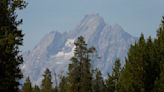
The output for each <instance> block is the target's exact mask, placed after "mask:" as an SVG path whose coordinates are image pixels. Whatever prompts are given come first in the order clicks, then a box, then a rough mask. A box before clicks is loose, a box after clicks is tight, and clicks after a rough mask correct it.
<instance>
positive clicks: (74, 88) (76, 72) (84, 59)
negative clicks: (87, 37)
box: [68, 36, 95, 92]
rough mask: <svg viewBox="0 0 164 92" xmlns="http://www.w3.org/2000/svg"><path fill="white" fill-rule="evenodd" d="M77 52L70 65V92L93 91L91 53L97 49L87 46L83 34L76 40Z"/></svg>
mask: <svg viewBox="0 0 164 92" xmlns="http://www.w3.org/2000/svg"><path fill="white" fill-rule="evenodd" d="M74 44H75V46H76V48H75V52H74V56H73V57H72V58H71V61H72V63H71V64H70V65H69V69H68V70H69V73H68V84H69V90H70V92H91V91H92V88H91V85H92V73H91V64H90V61H91V59H90V54H92V53H93V52H94V51H95V49H94V48H87V44H86V43H85V41H84V38H83V37H82V36H80V37H78V39H77V40H76V41H75V43H74Z"/></svg>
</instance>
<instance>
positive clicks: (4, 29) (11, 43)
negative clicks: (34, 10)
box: [0, 0, 26, 92]
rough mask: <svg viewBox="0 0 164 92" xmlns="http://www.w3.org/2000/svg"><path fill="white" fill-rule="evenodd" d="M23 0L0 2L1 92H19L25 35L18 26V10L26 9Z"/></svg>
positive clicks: (19, 22)
mask: <svg viewBox="0 0 164 92" xmlns="http://www.w3.org/2000/svg"><path fill="white" fill-rule="evenodd" d="M25 6H26V4H25V1H23V0H0V52H1V53H0V92H18V91H19V88H18V86H19V85H20V84H19V79H21V78H22V73H21V70H20V69H19V65H20V64H21V63H22V62H23V59H22V56H21V55H20V53H19V52H20V50H19V46H20V45H22V41H23V34H22V30H20V28H18V26H19V25H20V24H21V23H22V20H19V19H18V18H17V16H18V15H17V13H16V10H19V9H23V8H25Z"/></svg>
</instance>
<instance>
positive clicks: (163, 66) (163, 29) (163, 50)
mask: <svg viewBox="0 0 164 92" xmlns="http://www.w3.org/2000/svg"><path fill="white" fill-rule="evenodd" d="M156 42H157V48H158V58H157V60H158V61H159V64H160V73H159V77H157V79H156V82H155V88H154V90H153V91H154V92H163V90H164V17H162V22H161V25H160V28H159V30H158V32H157V39H156Z"/></svg>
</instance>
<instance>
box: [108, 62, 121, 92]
mask: <svg viewBox="0 0 164 92" xmlns="http://www.w3.org/2000/svg"><path fill="white" fill-rule="evenodd" d="M120 73H121V63H120V60H119V59H116V61H115V63H114V66H113V70H112V75H108V79H107V80H106V86H107V91H109V92H118V90H119V78H120Z"/></svg>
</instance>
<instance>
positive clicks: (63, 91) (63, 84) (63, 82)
mask: <svg viewBox="0 0 164 92" xmlns="http://www.w3.org/2000/svg"><path fill="white" fill-rule="evenodd" d="M67 90H68V83H67V78H66V77H65V76H61V77H60V84H59V92H68V91H67Z"/></svg>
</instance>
